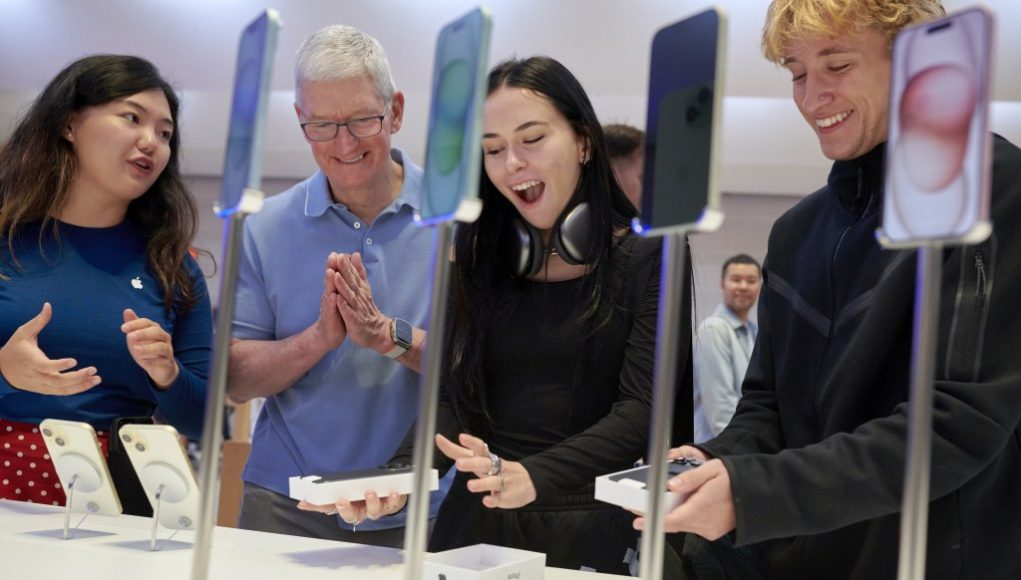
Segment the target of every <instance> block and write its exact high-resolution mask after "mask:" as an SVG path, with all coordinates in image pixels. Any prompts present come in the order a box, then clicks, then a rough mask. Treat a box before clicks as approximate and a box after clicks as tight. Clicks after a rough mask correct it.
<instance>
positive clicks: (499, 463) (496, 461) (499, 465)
mask: <svg viewBox="0 0 1021 580" xmlns="http://www.w3.org/2000/svg"><path fill="white" fill-rule="evenodd" d="M486 453H488V454H489V460H490V461H492V462H493V466H492V467H490V468H489V473H487V474H486V475H500V473H501V472H502V471H503V460H502V459H500V456H499V455H497V454H496V453H493V452H492V451H486Z"/></svg>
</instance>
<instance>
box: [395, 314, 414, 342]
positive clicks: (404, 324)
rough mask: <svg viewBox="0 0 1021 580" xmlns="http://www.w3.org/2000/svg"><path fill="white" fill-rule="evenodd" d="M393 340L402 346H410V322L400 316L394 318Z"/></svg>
mask: <svg viewBox="0 0 1021 580" xmlns="http://www.w3.org/2000/svg"><path fill="white" fill-rule="evenodd" d="M394 342H395V343H397V344H398V345H400V346H403V347H404V348H409V347H411V323H410V322H408V321H407V320H401V319H400V318H395V319H394Z"/></svg>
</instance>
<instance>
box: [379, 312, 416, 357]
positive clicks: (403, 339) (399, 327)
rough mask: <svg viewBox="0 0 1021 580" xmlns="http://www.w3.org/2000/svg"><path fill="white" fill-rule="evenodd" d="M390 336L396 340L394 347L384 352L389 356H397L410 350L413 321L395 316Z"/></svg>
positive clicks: (391, 324)
mask: <svg viewBox="0 0 1021 580" xmlns="http://www.w3.org/2000/svg"><path fill="white" fill-rule="evenodd" d="M390 338H391V339H392V340H393V341H394V347H393V348H392V349H391V350H390V351H388V352H386V353H383V354H385V355H386V356H387V357H389V358H397V357H399V356H401V355H402V354H404V353H406V352H408V349H409V348H411V323H410V322H408V321H407V320H401V319H400V318H394V319H393V322H391V323H390Z"/></svg>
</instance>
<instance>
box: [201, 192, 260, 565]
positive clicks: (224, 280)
mask: <svg viewBox="0 0 1021 580" xmlns="http://www.w3.org/2000/svg"><path fill="white" fill-rule="evenodd" d="M262 199H263V195H262V192H261V191H256V190H254V189H245V190H244V192H243V193H242V195H241V202H240V204H238V208H237V210H236V211H234V213H232V214H230V217H228V218H227V224H226V226H225V227H226V229H227V232H226V233H227V235H226V236H225V237H226V241H227V247H226V248H225V249H224V252H223V263H222V264H221V267H222V270H221V272H222V275H221V277H220V301H219V305H218V307H217V309H216V333H215V334H214V335H213V367H212V372H211V373H210V376H209V383H208V387H207V391H206V418H205V422H204V423H203V424H202V462H201V464H200V466H199V481H198V486H199V498H200V501H201V504H200V508H199V521H198V525H197V526H196V531H195V556H194V559H193V560H192V568H191V577H192V580H205V578H206V577H207V575H208V574H209V551H210V550H211V549H212V543H213V526H214V525H215V523H216V522H215V519H216V507H217V499H218V496H219V490H220V447H221V446H222V445H223V406H224V403H225V402H226V396H227V369H228V368H229V366H230V329H231V322H232V320H233V318H234V299H235V290H236V289H237V279H238V259H239V258H240V256H241V232H242V231H243V230H242V226H243V225H244V221H245V218H246V217H248V216H249V215H251V214H253V213H258V212H259V210H260V209H262Z"/></svg>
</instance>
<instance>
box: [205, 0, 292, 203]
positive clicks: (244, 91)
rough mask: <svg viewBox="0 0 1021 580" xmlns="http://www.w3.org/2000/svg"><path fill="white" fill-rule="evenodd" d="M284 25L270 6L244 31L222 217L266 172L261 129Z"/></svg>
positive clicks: (243, 199) (222, 190)
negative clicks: (263, 168)
mask: <svg viewBox="0 0 1021 580" xmlns="http://www.w3.org/2000/svg"><path fill="white" fill-rule="evenodd" d="M281 26H282V24H281V20H280V15H279V14H277V12H276V10H272V9H269V10H266V11H265V12H263V13H262V15H260V16H259V17H258V18H256V19H255V20H254V21H253V22H252V23H251V24H249V25H248V26H247V27H246V28H245V30H244V32H243V33H242V34H241V41H240V43H239V45H238V56H237V65H236V68H235V70H234V95H233V99H232V101H231V106H230V128H229V133H228V135H227V151H226V154H225V156H224V161H223V179H222V184H221V187H220V197H219V198H218V199H217V200H216V204H215V207H214V210H215V212H216V215H217V216H219V217H221V218H223V217H227V216H229V215H230V214H232V213H234V212H235V211H237V210H238V209H239V206H240V205H241V204H242V203H244V202H246V201H248V200H247V199H246V197H245V195H244V192H245V190H246V189H249V188H252V189H254V188H258V187H259V182H260V181H261V178H262V158H261V157H260V156H259V155H258V154H257V152H260V151H261V150H262V135H263V133H264V128H265V124H266V107H267V106H268V102H269V92H270V81H271V80H272V77H273V74H272V71H273V55H274V54H275V53H276V43H277V35H278V34H279V32H280V27H281Z"/></svg>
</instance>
